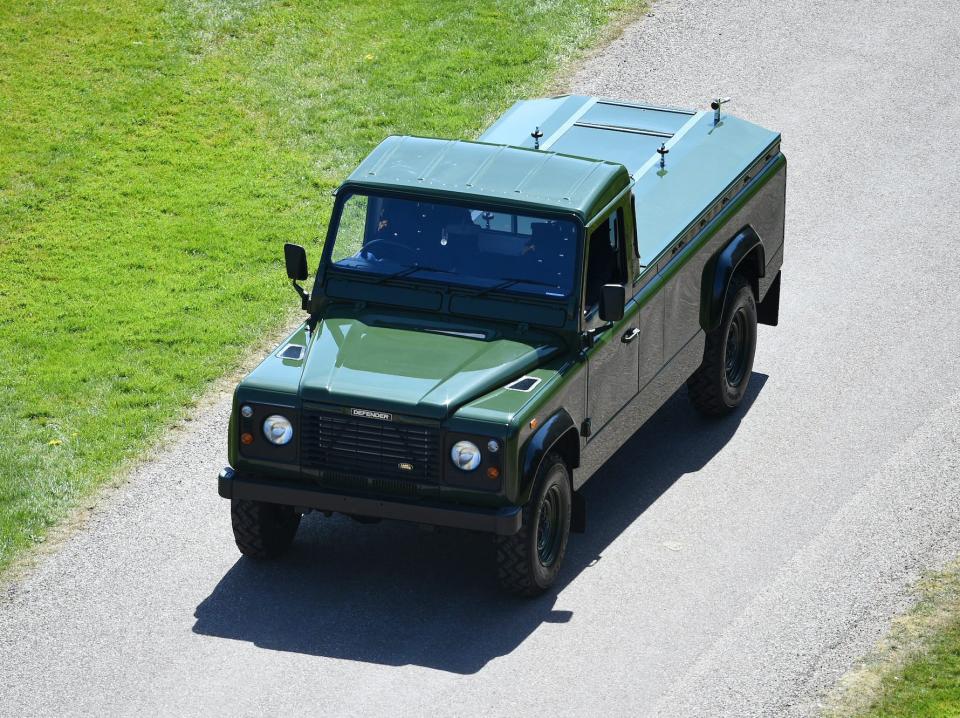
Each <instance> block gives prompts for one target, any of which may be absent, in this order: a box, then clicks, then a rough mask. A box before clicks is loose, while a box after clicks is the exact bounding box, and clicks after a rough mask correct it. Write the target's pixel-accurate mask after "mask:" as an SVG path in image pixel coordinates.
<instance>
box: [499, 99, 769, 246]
mask: <svg viewBox="0 0 960 718" xmlns="http://www.w3.org/2000/svg"><path fill="white" fill-rule="evenodd" d="M724 110H726V107H725V108H724ZM533 132H537V133H538V134H542V135H543V136H542V137H541V138H539V142H538V144H539V150H540V151H541V152H561V153H565V154H570V155H574V156H582V157H591V158H594V159H601V160H607V161H612V162H620V163H622V164H623V165H624V167H626V169H627V171H628V172H629V174H630V177H631V179H632V181H633V183H634V187H633V192H634V196H635V197H636V220H637V232H638V236H639V250H640V258H641V262H642V263H644V264H645V263H646V262H647V261H649V260H651V259H652V258H653V257H654V256H656V254H657V253H658V252H659V251H661V250H662V248H663V247H665V246H666V244H667V243H668V242H669V241H670V240H672V239H673V238H674V237H678V236H680V235H681V234H683V233H684V232H685V231H687V230H688V229H690V228H691V227H692V226H693V225H694V224H695V223H697V222H698V220H700V219H702V218H703V214H704V211H705V208H708V207H710V206H711V205H712V204H714V203H715V202H716V201H717V200H718V199H719V198H722V197H725V196H728V195H729V193H730V192H731V191H732V190H735V189H736V188H737V187H738V185H740V183H742V181H743V179H744V178H745V177H746V176H747V174H748V171H750V170H751V169H752V168H754V169H755V168H756V167H757V163H758V162H761V163H762V162H763V161H764V160H765V159H766V160H769V159H772V158H773V157H774V155H776V154H777V153H778V152H779V143H780V135H779V134H778V133H776V132H771V131H770V130H767V129H764V128H763V127H760V126H758V125H755V124H753V123H751V122H747V121H746V120H742V119H740V118H738V117H734V116H733V115H730V114H727V112H726V111H724V112H723V114H722V116H721V118H720V122H719V123H716V124H715V123H714V113H713V111H704V112H697V111H695V110H683V109H676V108H671V107H660V106H656V105H644V104H638V103H633V102H622V101H619V100H607V99H601V98H597V97H587V96H583V95H561V96H559V97H548V98H541V99H535V100H523V101H520V102H517V103H516V104H515V105H513V106H512V107H511V108H510V109H509V110H507V111H506V112H505V113H504V114H503V116H502V117H501V118H500V119H499V120H497V121H496V122H495V123H494V124H493V125H492V126H491V127H490V128H489V129H488V130H487V131H486V132H484V133H483V134H482V135H481V136H480V139H481V140H482V141H484V142H498V143H504V144H510V145H517V146H520V147H529V148H532V147H533V146H534V143H535V142H537V140H536V139H535V138H534V137H533V136H532V135H531V133H533ZM661 147H662V148H663V149H665V150H667V153H666V156H665V157H664V162H665V167H664V168H662V169H661V167H660V154H659V153H658V152H657V150H658V149H659V148H661Z"/></svg>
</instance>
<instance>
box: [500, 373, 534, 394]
mask: <svg viewBox="0 0 960 718" xmlns="http://www.w3.org/2000/svg"><path fill="white" fill-rule="evenodd" d="M539 383H540V379H538V378H537V377H535V376H522V377H520V378H519V379H517V380H516V381H514V382H510V383H509V384H507V386H506V388H507V389H510V390H511V391H524V392H526V391H533V388H534V387H535V386H536V385H537V384H539Z"/></svg>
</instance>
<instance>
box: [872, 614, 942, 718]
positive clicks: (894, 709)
mask: <svg viewBox="0 0 960 718" xmlns="http://www.w3.org/2000/svg"><path fill="white" fill-rule="evenodd" d="M864 715H865V716H870V717H871V718H894V716H896V717H897V718H900V717H902V718H948V717H950V716H952V717H954V718H956V716H960V615H957V616H956V619H955V620H954V621H953V622H952V623H951V624H950V625H949V626H948V627H947V628H946V629H945V630H943V631H942V632H941V633H939V634H938V635H937V637H936V638H935V639H934V640H933V642H932V643H931V645H930V647H929V650H928V651H927V652H926V653H924V654H923V655H922V656H921V657H919V658H915V659H914V660H912V661H911V662H909V663H908V664H907V665H906V666H904V667H903V668H902V669H901V670H899V671H896V672H895V673H893V674H891V675H890V676H888V677H887V678H886V679H885V680H884V682H883V693H882V697H881V698H880V699H879V701H878V702H877V703H876V704H875V705H874V706H873V708H872V709H871V710H870V711H868V712H867V713H865V714H864Z"/></svg>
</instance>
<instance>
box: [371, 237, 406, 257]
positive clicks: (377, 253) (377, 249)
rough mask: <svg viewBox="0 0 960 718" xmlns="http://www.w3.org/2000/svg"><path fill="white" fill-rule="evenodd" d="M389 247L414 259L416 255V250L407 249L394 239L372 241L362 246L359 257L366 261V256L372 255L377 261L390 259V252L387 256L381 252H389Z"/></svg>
mask: <svg viewBox="0 0 960 718" xmlns="http://www.w3.org/2000/svg"><path fill="white" fill-rule="evenodd" d="M391 247H392V248H393V249H399V250H401V253H406V254H407V255H408V256H410V257H415V256H416V254H417V250H415V249H413V248H412V247H408V246H407V245H405V244H404V243H403V242H398V241H397V240H395V239H374V240H373V241H370V242H367V243H366V244H365V245H363V249H361V250H360V256H361V257H363V258H364V259H367V258H368V255H371V254H372V255H373V256H374V257H376V258H378V259H390V258H391V257H390V256H389V255H390V254H391V252H390V251H388V252H387V255H384V254H383V253H382V252H381V250H383V249H388V250H389V248H391ZM394 256H396V255H394Z"/></svg>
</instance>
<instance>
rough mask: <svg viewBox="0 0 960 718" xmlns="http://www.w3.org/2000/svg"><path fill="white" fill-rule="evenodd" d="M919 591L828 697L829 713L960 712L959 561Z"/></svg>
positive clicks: (913, 717) (924, 717)
mask: <svg viewBox="0 0 960 718" xmlns="http://www.w3.org/2000/svg"><path fill="white" fill-rule="evenodd" d="M915 591H916V598H917V602H916V604H915V605H914V606H913V608H912V609H911V610H910V611H908V612H906V613H905V614H903V615H901V616H897V617H896V618H895V619H894V620H893V622H892V624H891V627H890V630H889V632H888V634H887V635H886V636H885V637H884V638H883V639H882V640H881V641H879V642H878V643H877V645H876V646H874V648H873V650H872V651H871V652H870V653H869V654H868V655H867V656H865V657H864V658H863V659H862V660H860V661H859V662H858V664H857V666H855V667H854V668H853V669H852V670H851V671H850V672H848V673H847V674H846V675H845V676H843V678H841V680H840V681H839V682H838V683H837V685H836V686H835V687H834V689H833V690H832V691H831V692H830V693H829V694H828V695H827V696H826V700H825V704H824V710H823V715H824V718H934V717H936V718H944V717H945V716H954V717H960V560H958V561H955V562H954V563H952V564H951V565H949V566H947V567H946V568H944V569H943V570H940V571H937V572H932V573H928V574H927V575H925V576H924V577H923V579H922V580H920V581H919V582H918V583H917V585H916V586H915Z"/></svg>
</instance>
